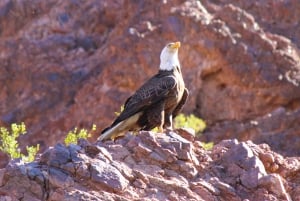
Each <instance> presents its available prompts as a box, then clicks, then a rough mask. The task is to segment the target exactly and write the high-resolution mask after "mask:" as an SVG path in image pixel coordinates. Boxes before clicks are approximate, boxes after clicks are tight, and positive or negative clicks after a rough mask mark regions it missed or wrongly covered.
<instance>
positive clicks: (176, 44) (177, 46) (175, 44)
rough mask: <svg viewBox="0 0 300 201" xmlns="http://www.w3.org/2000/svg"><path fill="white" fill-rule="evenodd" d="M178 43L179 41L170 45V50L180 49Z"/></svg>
mask: <svg viewBox="0 0 300 201" xmlns="http://www.w3.org/2000/svg"><path fill="white" fill-rule="evenodd" d="M180 45H181V44H180V42H179V41H177V42H176V43H174V44H173V45H172V48H174V49H178V48H180Z"/></svg>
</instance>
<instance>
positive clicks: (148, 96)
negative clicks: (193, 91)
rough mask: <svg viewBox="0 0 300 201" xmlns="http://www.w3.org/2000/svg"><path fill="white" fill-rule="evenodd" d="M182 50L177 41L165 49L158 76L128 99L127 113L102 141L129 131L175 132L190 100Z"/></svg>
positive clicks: (112, 125)
mask: <svg viewBox="0 0 300 201" xmlns="http://www.w3.org/2000/svg"><path fill="white" fill-rule="evenodd" d="M179 47H180V42H174V43H169V44H167V45H166V46H165V47H164V48H163V50H162V51H161V54H160V66H159V71H158V73H157V74H156V75H154V76H153V77H151V78H150V79H149V80H148V81H146V82H145V83H144V84H143V85H142V86H141V87H140V88H139V89H138V90H137V91H136V92H135V93H134V94H133V95H132V96H131V97H129V98H128V99H127V100H126V102H125V104H124V110H123V111H122V112H121V114H120V115H119V116H118V117H117V118H116V119H115V121H114V122H113V123H112V124H111V125H110V126H109V127H107V128H105V129H104V130H103V131H102V132H101V135H100V136H99V138H98V140H100V141H103V140H108V139H115V138H116V137H119V136H122V135H124V133H125V132H126V131H140V130H151V129H153V128H155V127H158V128H159V131H160V132H163V129H172V121H173V118H174V117H175V116H176V115H178V113H179V112H180V111H181V109H182V107H183V105H184V104H185V102H186V100H187V97H188V90H187V89H186V88H185V84H184V81H183V78H182V74H181V69H180V63H179V60H178V49H179Z"/></svg>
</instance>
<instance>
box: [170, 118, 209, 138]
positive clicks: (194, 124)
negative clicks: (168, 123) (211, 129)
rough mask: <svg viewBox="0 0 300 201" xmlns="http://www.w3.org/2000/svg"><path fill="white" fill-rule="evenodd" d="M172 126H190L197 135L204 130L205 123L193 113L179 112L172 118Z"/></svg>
mask: <svg viewBox="0 0 300 201" xmlns="http://www.w3.org/2000/svg"><path fill="white" fill-rule="evenodd" d="M174 126H175V128H181V127H186V128H192V129H194V130H195V132H196V134H198V135H199V134H200V133H201V132H202V131H204V129H205V127H206V124H205V122H204V121H203V120H202V119H200V118H198V117H196V116H195V115H193V114H190V115H188V116H186V115H184V114H182V113H181V114H179V115H178V116H177V117H176V118H175V119H174Z"/></svg>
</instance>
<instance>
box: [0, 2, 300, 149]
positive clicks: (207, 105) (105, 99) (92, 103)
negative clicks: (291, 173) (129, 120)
mask: <svg viewBox="0 0 300 201" xmlns="http://www.w3.org/2000/svg"><path fill="white" fill-rule="evenodd" d="M230 3H231V4H230ZM266 9H267V10H268V11H270V12H265V10H266ZM299 10H300V9H299V3H298V1H297V0H292V1H289V2H283V1H282V2H273V1H259V2H257V1H255V2H252V1H251V2H249V1H229V0H228V1H225V0H222V1H203V2H202V3H201V2H200V1H193V0H190V1H183V0H178V1H159V0H156V1H139V2H134V1H126V0H124V1H115V2H112V1H108V0H103V1H98V0H90V1H76V0H75V1H64V0H49V1H43V0H37V1H33V0H30V1H13V0H6V1H2V2H1V3H0V36H1V38H0V63H1V64H2V68H0V74H1V77H0V85H1V86H2V90H1V91H0V101H1V103H2V104H1V106H0V122H1V124H2V125H3V124H4V125H8V124H10V123H13V122H21V121H24V122H25V123H26V125H27V128H28V131H29V132H28V133H29V134H28V135H26V136H24V137H23V136H22V138H21V141H22V142H24V144H23V143H22V144H23V146H25V145H27V144H36V143H40V144H41V147H42V149H45V148H46V147H47V146H49V145H54V144H55V143H56V142H57V141H62V139H63V138H64V137H65V135H66V133H67V131H69V130H71V129H72V128H74V127H75V126H77V127H90V126H91V125H92V123H95V124H97V126H98V128H99V129H101V128H102V127H104V126H106V125H107V124H109V123H110V122H111V120H112V119H113V118H114V112H115V111H118V110H119V108H120V105H121V104H123V103H124V101H125V100H126V98H127V97H128V96H129V95H130V94H131V93H132V92H133V91H134V90H135V89H136V88H137V87H138V86H139V85H140V84H141V83H142V82H143V81H144V80H145V79H147V78H148V77H150V75H152V74H153V73H155V72H156V71H157V67H158V63H159V60H158V59H159V53H160V51H161V48H162V47H163V46H164V45H165V44H166V42H168V41H174V40H180V41H182V44H183V45H182V48H181V49H180V52H179V57H180V59H181V63H182V70H183V74H184V78H185V80H186V83H187V87H188V88H189V90H190V94H191V95H190V99H189V102H188V104H187V105H186V107H185V109H184V112H186V113H191V112H194V113H196V114H197V115H199V116H200V117H202V118H204V119H205V120H206V121H207V122H208V124H209V130H208V131H207V133H206V135H205V139H208V140H215V141H216V142H217V141H219V140H221V139H224V138H235V137H236V138H238V139H239V140H248V139H252V140H254V141H255V142H262V141H263V142H267V143H268V144H270V145H272V148H273V149H275V150H278V151H282V152H287V153H288V154H294V155H295V154H297V153H298V151H299V150H298V149H297V147H298V142H297V143H296V145H295V146H294V147H293V148H291V149H290V147H292V146H293V145H292V143H290V144H289V146H286V148H284V147H285V146H281V144H280V142H278V139H281V138H283V137H284V136H289V137H288V140H289V142H291V141H293V140H294V139H296V138H297V136H298V135H299V129H298V127H297V126H298V124H297V123H294V122H295V121H296V120H295V119H297V118H298V119H299V112H298V111H299V106H300V105H299V99H300V88H299V86H298V85H299V50H298V47H297V46H299V40H298V39H297V38H299V37H297V36H298V35H299V26H298V25H299V21H298V19H299V17H300V16H299ZM274 22H276V23H274ZM291 30H293V31H291ZM278 108H284V112H283V114H282V115H283V118H284V117H285V116H288V115H289V114H290V113H292V114H295V117H294V118H288V119H287V120H284V122H285V123H282V124H281V125H282V127H281V128H280V129H276V128H275V127H274V129H273V130H272V128H273V127H272V126H274V125H275V124H276V123H272V122H271V123H270V124H269V125H270V129H264V127H263V125H261V124H258V125H257V126H256V128H255V132H253V130H247V129H244V125H245V124H246V125H252V124H251V122H253V121H256V120H257V119H260V118H264V117H266V116H267V115H268V114H273V113H274V112H276V111H277V110H278ZM278 118H279V119H278V120H279V121H283V118H281V116H278ZM228 122H229V123H228ZM219 125H222V126H223V125H224V127H221V128H220V126H219ZM226 126H227V127H226ZM291 126H292V127H291ZM234 129H235V130H237V132H231V131H232V130H234ZM215 130H217V131H218V133H217V134H215V133H216V132H214V131H215ZM281 131H284V132H281ZM212 132H214V135H211V136H215V137H210V134H211V133H212ZM283 133H284V134H283ZM270 134H272V135H270ZM222 136H223V137H222ZM248 136H251V137H248ZM260 136H272V137H260Z"/></svg>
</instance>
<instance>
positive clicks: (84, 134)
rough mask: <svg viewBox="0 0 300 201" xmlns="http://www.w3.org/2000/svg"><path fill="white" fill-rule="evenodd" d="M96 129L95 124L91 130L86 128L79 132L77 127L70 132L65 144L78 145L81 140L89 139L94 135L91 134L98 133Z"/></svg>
mask: <svg viewBox="0 0 300 201" xmlns="http://www.w3.org/2000/svg"><path fill="white" fill-rule="evenodd" d="M96 129H97V127H96V125H95V124H93V126H92V128H90V129H89V130H88V129H85V128H83V129H80V130H78V128H77V127H76V128H74V129H73V130H71V131H69V132H68V134H67V136H66V138H65V140H64V142H65V144H66V145H67V146H68V145H70V144H77V141H78V140H79V139H80V138H83V139H87V138H88V137H90V136H91V135H92V134H91V132H94V131H96Z"/></svg>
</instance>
